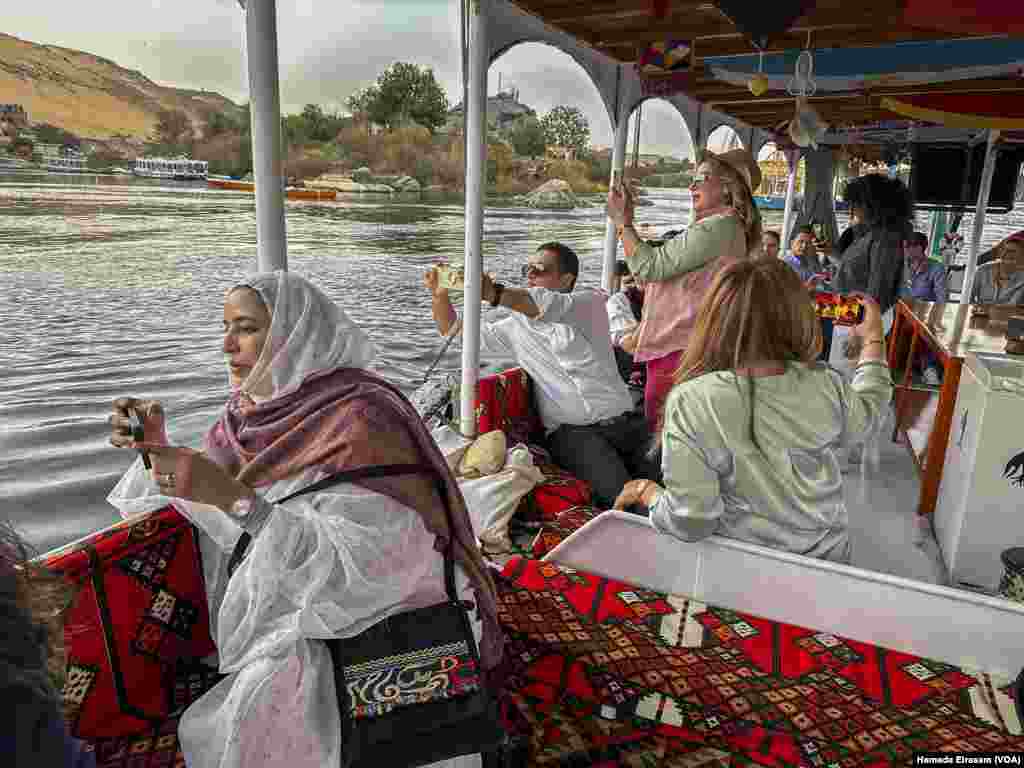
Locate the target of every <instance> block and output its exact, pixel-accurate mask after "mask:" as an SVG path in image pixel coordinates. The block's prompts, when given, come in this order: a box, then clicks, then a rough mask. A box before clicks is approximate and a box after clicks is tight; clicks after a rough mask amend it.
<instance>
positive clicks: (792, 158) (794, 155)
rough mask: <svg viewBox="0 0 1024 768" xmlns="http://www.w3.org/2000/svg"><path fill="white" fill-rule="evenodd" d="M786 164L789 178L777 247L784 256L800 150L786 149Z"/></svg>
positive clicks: (791, 214) (787, 245)
mask: <svg viewBox="0 0 1024 768" xmlns="http://www.w3.org/2000/svg"><path fill="white" fill-rule="evenodd" d="M785 154H786V164H787V165H788V166H789V177H788V179H787V180H786V209H785V212H784V213H783V214H782V237H781V240H782V242H781V243H780V247H779V254H780V255H782V254H785V253H786V249H787V248H789V226H790V223H791V222H792V219H793V198H794V197H795V196H796V169H797V167H798V166H799V165H800V150H797V149H788V150H786V152H785Z"/></svg>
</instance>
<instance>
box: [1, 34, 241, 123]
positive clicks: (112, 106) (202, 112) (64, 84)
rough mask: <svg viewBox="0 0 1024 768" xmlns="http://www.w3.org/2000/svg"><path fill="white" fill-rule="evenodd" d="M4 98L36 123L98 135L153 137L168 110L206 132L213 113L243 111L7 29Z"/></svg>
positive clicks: (207, 94) (221, 99)
mask: <svg viewBox="0 0 1024 768" xmlns="http://www.w3.org/2000/svg"><path fill="white" fill-rule="evenodd" d="M0 102H5V103H6V102H15V103H20V104H21V105H22V106H23V107H24V108H25V109H26V110H27V112H28V117H29V120H30V121H32V122H33V123H50V124H51V125H56V126H58V127H60V128H63V129H64V130H66V131H70V132H71V133H74V134H76V135H78V136H81V137H83V138H95V139H106V138H111V137H114V136H116V135H123V136H130V137H133V138H138V139H148V138H150V137H151V135H152V133H153V128H154V127H155V125H156V121H157V115H158V114H159V113H160V112H161V111H162V110H165V109H177V110H181V111H183V112H185V113H186V114H187V115H188V116H189V117H190V118H191V120H192V123H193V125H194V126H196V128H197V130H198V132H200V133H201V125H202V124H203V123H205V120H206V116H207V115H208V114H209V113H210V112H213V111H216V112H226V113H228V114H233V115H234V114H238V113H239V111H240V107H239V106H238V105H237V104H235V103H234V102H232V101H230V100H228V99H226V98H225V97H223V96H221V95H220V94H218V93H213V92H210V91H191V90H187V89H184V88H172V87H169V86H164V85H158V84H156V83H154V82H153V81H152V80H150V79H149V78H147V77H146V76H145V75H143V74H142V73H141V72H136V71H133V70H130V69H125V68H124V67H120V66H118V65H117V64H115V63H114V62H112V61H110V60H108V59H104V58H101V57H99V56H94V55H93V54H91V53H84V52H82V51H74V50H71V49H69V48H60V47H58V46H54V45H39V44H37V43H32V42H28V41H26V40H20V39H19V38H17V37H12V36H10V35H5V34H2V33H0Z"/></svg>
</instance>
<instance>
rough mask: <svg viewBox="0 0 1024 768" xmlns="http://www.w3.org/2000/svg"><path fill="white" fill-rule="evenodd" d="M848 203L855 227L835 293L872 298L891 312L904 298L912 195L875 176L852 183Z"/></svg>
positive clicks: (846, 237) (848, 235)
mask: <svg viewBox="0 0 1024 768" xmlns="http://www.w3.org/2000/svg"><path fill="white" fill-rule="evenodd" d="M843 199H844V200H846V202H847V203H849V204H850V221H851V226H850V228H849V229H848V230H847V231H846V232H844V233H843V236H842V237H841V238H840V242H839V244H838V247H839V254H838V258H839V267H838V269H837V271H836V275H835V278H834V279H833V281H832V285H833V288H834V290H836V291H837V292H838V293H856V292H862V293H866V294H867V295H869V296H871V297H872V298H873V299H874V300H875V301H877V302H878V304H879V306H880V307H881V308H882V312H883V314H884V313H888V312H889V310H890V309H892V307H893V306H894V305H895V304H896V300H897V299H898V298H899V293H900V281H901V280H902V279H903V243H904V241H905V240H907V239H909V237H910V234H911V232H913V227H912V226H911V222H912V221H913V215H914V205H913V200H912V199H911V197H910V190H908V189H907V187H906V185H905V184H904V183H903V182H902V181H900V180H899V179H893V178H889V177H888V176H883V175H881V174H877V173H869V174H868V175H866V176H860V177H858V178H856V179H853V180H851V181H850V182H849V183H848V184H847V185H846V189H845V190H844V191H843ZM847 243H848V245H846V244H847Z"/></svg>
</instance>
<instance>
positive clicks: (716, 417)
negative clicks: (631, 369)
mask: <svg viewBox="0 0 1024 768" xmlns="http://www.w3.org/2000/svg"><path fill="white" fill-rule="evenodd" d="M864 301H865V304H866V313H865V317H864V321H863V322H862V323H861V324H860V325H859V326H856V327H855V328H854V329H853V332H854V333H855V334H856V335H857V336H858V337H860V338H861V340H862V342H863V343H862V346H861V351H860V359H859V361H858V363H857V367H856V372H855V373H854V376H853V380H852V382H849V383H848V382H846V381H844V380H843V377H842V375H841V374H840V373H839V372H837V371H835V370H834V369H832V368H829V367H828V366H827V365H824V364H822V363H818V362H816V360H815V358H817V356H818V353H819V350H820V349H821V344H822V338H821V326H820V324H819V323H818V319H817V317H816V315H815V310H814V302H813V301H812V300H811V297H810V296H809V295H808V292H807V289H806V288H805V287H804V286H803V284H802V283H801V281H800V279H799V278H798V277H797V276H796V274H795V273H794V272H793V270H792V269H790V268H789V267H788V266H787V265H786V264H784V263H782V262H780V261H778V260H775V261H771V260H767V259H758V260H756V261H746V262H740V263H737V264H733V265H731V266H729V267H727V268H726V269H724V270H722V271H721V272H720V273H719V274H718V276H717V277H716V278H715V282H714V284H713V285H712V287H711V290H710V291H709V293H708V296H707V298H706V299H705V300H704V304H703V306H702V307H701V312H700V316H699V318H698V321H697V327H696V329H695V330H694V333H693V336H692V337H691V339H690V344H689V346H688V347H687V349H686V354H685V355H684V356H683V362H682V365H681V366H680V368H679V372H678V374H677V376H676V384H675V386H674V387H673V388H672V392H671V394H670V395H669V397H668V401H667V403H666V405H665V415H664V428H663V430H662V433H661V435H660V440H661V447H662V471H663V475H664V487H661V486H660V485H658V484H657V483H655V482H652V481H650V480H634V481H630V482H629V483H627V484H626V485H625V486H624V487H623V489H622V493H621V494H620V495H619V498H618V499H616V502H615V506H616V508H622V507H623V506H628V505H634V504H640V505H643V506H645V507H647V509H648V510H649V514H650V519H651V524H652V525H653V526H654V527H655V528H656V529H657V530H659V531H661V532H662V533H666V534H668V535H670V536H675V537H677V538H680V539H683V540H684V541H698V540H700V539H703V538H705V537H707V536H710V535H712V534H716V533H717V534H721V535H723V536H729V537H731V538H735V539H740V540H742V541H747V542H750V543H752V544H759V545H761V546H766V547H774V548H777V549H782V550H786V551H788V552H794V553H797V554H801V555H808V556H810V557H820V558H826V559H828V560H834V561H837V562H849V561H850V539H849V535H848V531H847V526H848V520H847V512H846V506H845V504H844V502H843V477H842V472H841V470H840V465H839V460H838V457H837V451H838V449H839V447H840V446H841V445H843V444H844V443H845V442H846V441H847V440H849V439H851V438H853V439H855V438H856V437H857V436H858V435H863V434H867V433H869V432H870V431H871V430H873V429H876V428H877V426H878V425H879V423H880V422H881V419H882V418H884V414H885V409H886V406H887V404H888V402H889V398H890V396H891V394H892V381H891V378H890V375H889V368H888V366H887V365H886V361H885V342H884V340H883V338H882V321H881V314H880V312H879V308H878V304H877V303H875V302H874V301H872V300H871V299H870V298H869V297H864Z"/></svg>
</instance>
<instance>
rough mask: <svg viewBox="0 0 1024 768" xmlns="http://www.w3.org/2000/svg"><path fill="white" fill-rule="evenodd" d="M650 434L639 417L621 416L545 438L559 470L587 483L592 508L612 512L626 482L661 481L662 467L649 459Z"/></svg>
mask: <svg viewBox="0 0 1024 768" xmlns="http://www.w3.org/2000/svg"><path fill="white" fill-rule="evenodd" d="M651 445H652V444H651V432H650V430H649V429H648V427H647V420H646V419H645V418H644V417H643V416H642V415H641V414H638V413H633V412H630V413H624V414H622V415H621V416H618V417H616V418H614V419H607V420H605V421H603V422H599V423H597V424H588V425H586V426H574V425H571V424H563V425H562V426H560V427H559V428H558V429H556V430H555V431H554V432H552V433H551V434H550V435H548V450H550V451H551V457H552V458H553V459H554V460H555V463H557V464H558V465H559V466H560V467H562V468H564V469H566V470H568V471H569V472H571V473H572V474H573V475H575V476H576V477H578V478H579V479H580V480H585V481H586V482H588V483H590V487H591V488H592V489H593V492H594V506H596V507H598V508H600V509H611V507H612V504H614V502H615V499H616V497H618V495H619V493H620V492H621V491H622V486H624V485H625V484H626V483H627V482H628V481H630V480H635V479H638V478H644V479H647V480H655V481H657V482H660V481H661V467H660V464H659V462H658V461H657V460H656V459H652V458H650V457H649V456H648V454H649V453H650V450H651Z"/></svg>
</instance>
